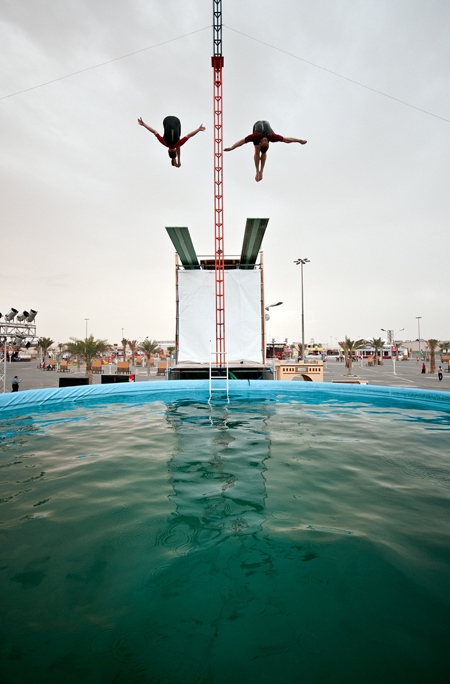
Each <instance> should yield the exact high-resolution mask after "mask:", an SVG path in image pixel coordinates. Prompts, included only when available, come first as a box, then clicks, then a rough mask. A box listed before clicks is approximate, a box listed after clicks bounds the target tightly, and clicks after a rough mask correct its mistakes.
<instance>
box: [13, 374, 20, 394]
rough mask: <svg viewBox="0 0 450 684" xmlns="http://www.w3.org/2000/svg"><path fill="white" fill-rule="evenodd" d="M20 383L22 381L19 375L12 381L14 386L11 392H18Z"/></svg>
mask: <svg viewBox="0 0 450 684" xmlns="http://www.w3.org/2000/svg"><path fill="white" fill-rule="evenodd" d="M19 383H20V380H19V378H18V377H17V375H15V376H14V377H13V379H12V381H11V384H12V389H11V392H18V391H19Z"/></svg>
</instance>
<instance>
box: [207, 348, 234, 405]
mask: <svg viewBox="0 0 450 684" xmlns="http://www.w3.org/2000/svg"><path fill="white" fill-rule="evenodd" d="M213 355H214V356H215V355H216V352H211V351H210V357H209V399H208V401H209V402H210V401H211V397H212V394H213V392H226V393H227V402H228V403H230V395H229V392H228V358H226V357H227V354H226V352H225V358H226V364H225V368H224V367H223V366H219V367H217V364H214V368H213V363H212V357H213ZM224 370H225V371H226V372H225V375H220V371H222V372H223V371H224ZM213 371H217V375H213ZM213 380H220V381H221V383H220V384H221V385H223V384H225V387H223V386H222V387H213V386H212V381H213ZM224 380H225V383H224V382H223V381H224Z"/></svg>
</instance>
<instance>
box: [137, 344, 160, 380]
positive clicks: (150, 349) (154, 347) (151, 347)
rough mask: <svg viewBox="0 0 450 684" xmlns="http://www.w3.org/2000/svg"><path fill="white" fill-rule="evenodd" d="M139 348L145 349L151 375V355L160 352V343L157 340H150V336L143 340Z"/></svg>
mask: <svg viewBox="0 0 450 684" xmlns="http://www.w3.org/2000/svg"><path fill="white" fill-rule="evenodd" d="M139 350H140V351H143V352H144V354H145V358H146V360H147V375H150V355H151V354H156V352H159V351H160V349H159V345H158V343H157V341H156V340H149V339H148V337H147V338H146V339H145V340H144V341H143V342H141V344H140V345H139Z"/></svg>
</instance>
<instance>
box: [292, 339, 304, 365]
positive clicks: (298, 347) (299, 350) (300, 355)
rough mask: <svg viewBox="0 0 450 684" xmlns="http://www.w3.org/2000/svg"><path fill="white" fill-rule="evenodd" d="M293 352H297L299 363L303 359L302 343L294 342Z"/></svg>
mask: <svg viewBox="0 0 450 684" xmlns="http://www.w3.org/2000/svg"><path fill="white" fill-rule="evenodd" d="M292 350H293V351H296V352H297V361H300V359H302V358H303V353H302V352H303V346H302V343H301V342H293V343H292Z"/></svg>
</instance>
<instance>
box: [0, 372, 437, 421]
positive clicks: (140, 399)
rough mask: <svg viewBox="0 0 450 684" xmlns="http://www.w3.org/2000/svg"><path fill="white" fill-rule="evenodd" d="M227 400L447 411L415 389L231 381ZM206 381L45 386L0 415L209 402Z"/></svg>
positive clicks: (11, 399) (7, 398)
mask: <svg viewBox="0 0 450 684" xmlns="http://www.w3.org/2000/svg"><path fill="white" fill-rule="evenodd" d="M219 388H223V389H224V383H223V382H221V381H216V382H214V381H213V389H219ZM229 397H230V402H233V401H235V400H242V399H243V400H249V399H251V400H262V401H265V400H268V401H278V402H280V401H283V399H285V400H286V401H287V402H288V401H292V400H294V401H305V402H307V403H317V404H321V403H324V402H327V401H343V402H364V403H375V404H376V403H378V402H381V403H383V404H384V405H386V403H387V404H390V405H392V406H393V407H394V406H395V405H396V404H404V403H405V402H407V403H408V404H409V403H411V402H412V403H414V404H415V405H416V406H419V407H420V408H421V409H431V410H435V409H441V410H449V411H450V392H438V391H432V390H422V389H418V388H404V387H390V386H389V387H386V386H379V385H353V384H348V385H344V384H335V383H328V382H324V383H317V382H292V381H273V380H230V382H229ZM208 399H209V381H208V380H183V381H167V380H166V381H154V380H152V381H143V382H137V383H134V382H130V383H120V384H117V385H114V384H107V385H78V386H75V387H64V388H45V389H36V390H24V391H22V392H9V393H7V394H2V395H0V412H2V413H3V412H8V411H14V412H17V411H18V410H20V409H22V408H23V409H26V410H28V411H29V410H33V409H42V408H44V409H49V410H53V409H60V410H61V409H68V408H74V407H76V406H77V405H78V404H83V405H85V404H86V403H89V402H95V403H96V402H97V401H98V400H100V401H101V403H108V401H111V402H114V403H117V402H120V401H122V400H123V401H124V403H128V402H130V401H132V402H133V403H148V402H154V401H163V402H168V401H182V400H191V401H202V402H203V401H208ZM211 401H212V403H223V402H224V401H226V392H225V391H215V392H213V395H212V400H211Z"/></svg>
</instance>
